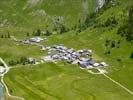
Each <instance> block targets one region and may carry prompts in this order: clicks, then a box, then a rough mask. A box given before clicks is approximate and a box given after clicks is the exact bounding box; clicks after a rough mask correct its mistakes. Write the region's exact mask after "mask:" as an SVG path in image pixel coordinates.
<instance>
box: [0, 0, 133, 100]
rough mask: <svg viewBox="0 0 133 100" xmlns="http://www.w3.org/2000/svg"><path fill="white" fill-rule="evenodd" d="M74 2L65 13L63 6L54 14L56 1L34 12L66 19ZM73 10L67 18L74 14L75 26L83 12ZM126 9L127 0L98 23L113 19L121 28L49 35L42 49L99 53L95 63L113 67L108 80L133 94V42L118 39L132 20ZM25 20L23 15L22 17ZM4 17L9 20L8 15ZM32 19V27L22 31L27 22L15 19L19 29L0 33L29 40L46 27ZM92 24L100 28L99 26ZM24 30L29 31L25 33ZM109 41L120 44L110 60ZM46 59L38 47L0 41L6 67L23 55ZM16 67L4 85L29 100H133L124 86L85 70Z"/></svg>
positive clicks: (61, 66) (62, 65)
mask: <svg viewBox="0 0 133 100" xmlns="http://www.w3.org/2000/svg"><path fill="white" fill-rule="evenodd" d="M5 1H8V0H4V1H3V3H5ZM17 1H18V0H17ZM70 1H71V0H68V1H67V0H66V2H67V3H66V6H65V7H64V9H61V8H62V7H59V6H58V7H57V9H55V8H56V3H53V4H51V3H52V0H50V1H49V2H51V3H50V4H51V5H52V6H53V8H49V7H50V5H47V3H49V2H48V1H47V2H46V3H45V6H40V5H38V6H36V7H35V9H38V8H39V9H40V7H41V9H45V10H46V11H47V12H49V15H54V14H57V15H62V14H67V13H64V11H65V10H66V9H67V8H69V7H68V5H69V2H70ZM79 1H80V0H79ZM12 2H13V1H12ZM22 2H23V3H22ZM25 2H26V1H25V0H24V1H21V3H20V5H24V4H25ZM80 2H81V1H80ZM80 2H79V3H80ZM90 2H91V1H90ZM92 2H93V1H92ZM3 3H2V4H3ZM9 4H10V3H9ZM71 4H72V3H71ZM20 5H19V6H20ZM79 5H80V4H79ZM73 6H74V5H73V4H72V5H71V6H70V8H69V9H68V14H67V15H69V13H70V19H68V20H69V21H68V25H69V24H72V23H75V21H76V20H77V19H75V18H77V11H79V9H80V7H79V8H77V6H74V9H72V8H71V7H73ZM126 7H127V1H126V0H119V5H117V6H114V7H112V8H109V9H107V10H106V11H104V12H103V13H102V14H100V15H99V16H98V17H97V18H96V21H97V22H98V23H104V21H105V20H106V19H107V18H108V17H111V16H115V17H116V19H117V21H118V25H117V26H116V27H113V28H112V29H111V28H106V27H100V28H99V27H98V28H94V27H93V25H92V26H91V27H89V28H88V29H87V30H85V31H83V32H81V33H79V34H78V35H76V32H75V31H71V32H68V33H64V34H56V35H52V36H49V37H47V38H48V41H45V42H44V43H42V44H44V45H53V44H64V45H65V46H67V47H72V48H74V49H92V50H93V51H94V56H93V57H94V58H95V59H97V60H100V61H105V62H107V63H108V64H109V65H110V67H109V68H107V71H108V72H109V73H108V76H110V77H111V78H112V79H114V80H116V81H117V82H119V83H121V84H122V85H123V86H125V87H126V88H128V89H130V90H131V91H133V81H132V79H133V74H132V73H133V67H132V66H133V60H132V59H131V58H130V54H131V52H132V51H133V45H132V43H130V42H127V41H126V40H125V38H124V37H120V36H119V35H117V34H116V33H117V29H118V27H119V26H120V25H121V24H122V20H124V19H126V17H127V12H126ZM14 8H15V7H14ZM2 9H3V7H2ZM6 9H8V8H6V7H5V10H6ZM89 9H91V8H89ZM18 10H19V9H16V11H17V12H19V11H18ZM30 10H31V9H30ZM59 10H60V11H59ZM80 10H81V9H80ZM9 12H10V11H9ZM75 13H76V14H75ZM79 13H80V11H79ZM22 15H24V14H23V13H22ZM27 16H28V15H27ZM64 16H65V15H64ZM125 16H126V17H125ZM2 18H5V17H4V15H3V17H2ZM27 19H29V21H28V22H29V24H27V23H26V22H24V25H23V24H21V25H22V26H23V28H20V27H19V24H20V23H21V21H22V20H23V19H20V22H19V17H18V19H16V20H18V26H17V25H16V27H15V26H14V25H13V26H10V27H5V28H1V30H0V32H1V33H7V32H8V31H10V32H11V35H14V36H16V37H17V38H24V37H25V33H26V32H27V31H28V32H32V31H33V30H34V29H36V28H38V27H39V28H41V29H42V28H43V27H45V24H43V23H39V24H35V23H34V22H33V23H32V20H33V19H32V18H31V17H27ZM11 20H12V19H11ZM73 21H74V22H73ZM93 24H96V23H95V22H94V23H93ZM21 25H20V26H21ZM30 25H32V26H30ZM72 25H73V24H72ZM25 26H28V27H30V28H25ZM43 37H45V36H43ZM106 39H113V40H115V41H118V40H120V41H121V43H120V45H119V48H117V47H115V48H112V49H111V54H110V55H105V52H106V51H107V50H108V48H106V47H105V41H106ZM45 54H46V53H45V52H42V51H40V50H39V48H38V47H37V46H27V45H26V46H25V45H16V43H14V42H13V41H12V40H10V39H0V56H1V57H2V58H3V59H4V60H5V61H7V62H8V61H9V60H10V59H17V58H18V57H21V56H29V57H40V56H43V55H45ZM117 59H121V60H122V61H121V62H119V61H117ZM17 67H18V68H14V69H11V70H10V71H9V72H8V73H7V75H6V76H5V78H4V80H5V82H6V84H7V85H8V87H9V90H10V93H11V94H13V95H16V96H21V97H24V98H25V99H26V100H114V99H115V100H132V99H133V95H131V94H129V93H128V92H126V91H125V90H123V89H122V88H121V87H119V86H117V85H116V84H114V83H113V82H112V81H110V80H108V79H107V78H105V77H104V76H103V75H91V74H89V73H88V72H87V71H85V70H81V69H80V68H79V67H78V66H76V65H69V64H66V63H63V62H60V63H57V64H54V63H44V64H41V65H36V66H27V65H26V66H22V65H17Z"/></svg>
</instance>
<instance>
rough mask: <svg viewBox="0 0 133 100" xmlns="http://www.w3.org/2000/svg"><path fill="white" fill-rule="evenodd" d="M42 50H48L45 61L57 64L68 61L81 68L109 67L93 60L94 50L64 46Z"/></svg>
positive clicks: (43, 48)
mask: <svg viewBox="0 0 133 100" xmlns="http://www.w3.org/2000/svg"><path fill="white" fill-rule="evenodd" d="M41 50H48V55H47V56H45V57H42V60H43V61H46V62H48V61H49V62H55V61H60V60H63V61H66V62H68V63H70V64H78V65H79V66H80V67H81V68H88V69H89V68H94V67H100V66H103V67H107V66H108V64H106V63H105V62H100V63H97V62H96V61H95V60H93V59H92V54H93V52H92V50H77V51H76V50H74V49H73V48H67V47H65V46H64V45H54V46H51V47H42V48H41Z"/></svg>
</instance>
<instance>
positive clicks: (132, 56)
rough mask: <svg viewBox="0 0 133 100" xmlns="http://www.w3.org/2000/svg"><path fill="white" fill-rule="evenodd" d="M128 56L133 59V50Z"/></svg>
mask: <svg viewBox="0 0 133 100" xmlns="http://www.w3.org/2000/svg"><path fill="white" fill-rule="evenodd" d="M130 58H131V59H133V51H132V52H131V55H130Z"/></svg>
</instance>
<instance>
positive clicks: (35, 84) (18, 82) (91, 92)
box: [5, 63, 132, 100]
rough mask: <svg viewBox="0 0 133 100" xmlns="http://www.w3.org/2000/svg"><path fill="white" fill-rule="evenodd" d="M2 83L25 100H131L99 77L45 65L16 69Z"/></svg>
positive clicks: (61, 65)
mask: <svg viewBox="0 0 133 100" xmlns="http://www.w3.org/2000/svg"><path fill="white" fill-rule="evenodd" d="M19 67H20V68H14V69H12V70H11V71H10V72H9V73H8V75H6V77H5V80H6V83H7V84H8V85H9V90H10V91H11V93H12V94H14V95H18V96H21V97H24V98H26V100H31V99H32V100H69V99H71V100H113V99H117V100H132V95H130V94H129V93H127V92H126V91H124V90H123V89H122V88H120V87H119V86H117V85H115V84H114V83H112V82H111V81H110V80H108V79H106V78H105V77H104V76H102V75H99V76H97V75H91V74H89V73H87V72H86V71H83V70H81V69H79V67H78V66H74V65H68V64H65V63H58V65H56V64H53V63H45V64H42V65H37V66H25V67H23V66H19Z"/></svg>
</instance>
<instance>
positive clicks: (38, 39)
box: [23, 37, 46, 44]
mask: <svg viewBox="0 0 133 100" xmlns="http://www.w3.org/2000/svg"><path fill="white" fill-rule="evenodd" d="M43 40H46V38H44V39H43V38H41V37H34V38H30V39H25V40H24V41H23V43H24V44H30V43H40V42H41V41H43Z"/></svg>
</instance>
